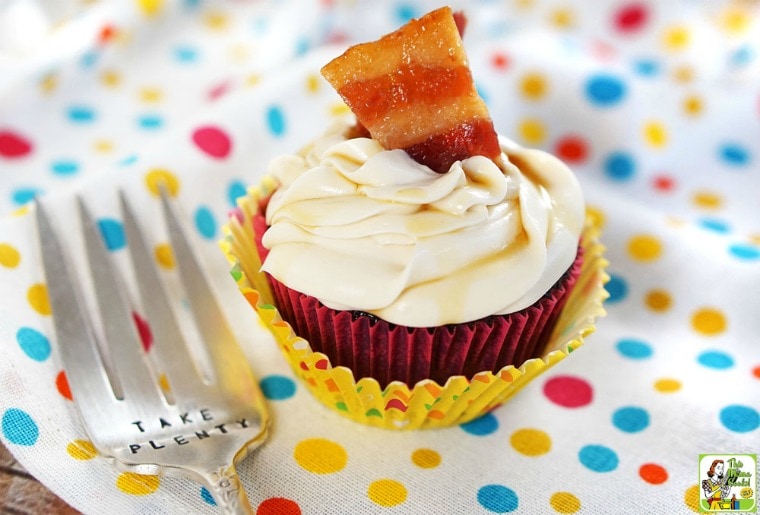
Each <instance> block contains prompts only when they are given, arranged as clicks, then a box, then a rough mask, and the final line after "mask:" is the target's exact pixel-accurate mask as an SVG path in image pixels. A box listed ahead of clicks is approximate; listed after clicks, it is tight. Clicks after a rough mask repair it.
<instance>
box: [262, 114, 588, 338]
mask: <svg viewBox="0 0 760 515" xmlns="http://www.w3.org/2000/svg"><path fill="white" fill-rule="evenodd" d="M345 129H346V126H345V125H340V126H336V127H333V128H331V129H330V130H328V131H327V133H325V134H324V135H323V136H322V137H320V138H318V139H317V140H316V141H314V142H313V143H312V144H311V145H309V146H308V147H307V148H306V149H304V150H303V151H302V152H301V153H299V154H298V155H288V156H283V157H280V158H277V159H275V160H274V161H272V163H271V165H270V169H269V173H270V174H271V175H272V176H274V177H275V178H276V179H277V180H278V181H279V182H280V186H279V188H278V189H277V191H276V192H275V193H274V194H273V195H272V198H271V200H270V202H269V205H268V208H267V212H266V218H267V223H268V225H270V228H269V229H268V230H267V231H266V233H265V234H264V237H263V244H264V246H265V247H266V248H268V249H270V252H269V255H268V256H267V259H266V261H265V262H264V265H263V270H265V271H266V272H268V273H270V274H271V275H272V276H274V277H275V278H276V279H277V280H278V281H280V282H282V283H283V284H286V285H287V286H289V287H290V288H293V289H295V290H297V291H300V292H302V293H306V294H308V295H311V296H314V297H316V298H318V299H319V300H320V301H321V302H322V303H324V304H325V305H327V306H329V307H331V308H334V309H339V310H359V311H365V312H368V313H372V314H374V315H376V316H378V317H380V318H382V319H384V320H387V321H388V322H392V323H395V324H400V325H405V326H413V327H431V326H438V325H443V324H449V323H462V322H468V321H471V320H477V319H479V318H483V317H485V316H488V315H492V314H506V313H512V312H515V311H518V310H520V309H522V308H524V307H526V306H529V305H531V304H533V303H534V302H535V301H537V300H538V299H539V298H541V296H542V295H543V294H544V293H546V292H547V291H548V290H549V289H550V288H551V287H552V285H554V283H555V282H556V281H557V280H558V279H559V278H560V277H561V276H562V274H563V273H564V272H565V271H566V270H567V269H568V268H569V267H570V265H571V264H572V262H573V260H574V259H575V256H576V252H577V247H578V241H579V237H580V233H581V230H582V227H583V223H584V204H583V196H582V193H581V190H580V187H579V185H578V182H577V181H576V179H575V177H574V175H573V173H572V172H571V171H570V170H569V169H568V168H567V166H565V165H564V164H563V163H562V162H561V161H559V160H558V159H556V158H555V157H553V156H551V155H550V154H547V153H545V152H542V151H539V150H530V149H525V148H523V147H520V146H519V145H517V144H515V143H514V142H512V141H509V140H507V139H505V138H500V140H499V141H500V144H501V147H502V151H503V154H502V164H501V167H499V166H497V165H496V164H495V163H494V162H493V161H491V160H490V159H488V158H485V157H482V156H475V157H471V158H468V159H465V160H463V161H461V162H456V163H454V164H453V165H452V166H451V168H450V169H449V171H448V172H447V173H445V174H439V173H436V172H434V171H432V170H431V169H430V168H428V167H427V166H424V165H421V164H419V163H417V162H416V161H414V160H413V159H412V158H410V157H409V156H408V155H407V154H406V152H404V151H402V150H383V149H382V148H381V147H380V146H379V145H378V144H377V143H376V142H375V141H373V140H371V139H367V138H355V139H346V138H345V137H344V136H343V134H344V132H345ZM510 158H511V159H512V161H510ZM515 163H518V164H520V166H523V167H524V169H522V170H521V169H520V168H518V166H516V165H515Z"/></svg>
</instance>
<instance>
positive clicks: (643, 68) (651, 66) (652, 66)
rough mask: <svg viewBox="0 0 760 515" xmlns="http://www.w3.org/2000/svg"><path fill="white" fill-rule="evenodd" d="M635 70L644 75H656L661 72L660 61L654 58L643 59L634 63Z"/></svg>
mask: <svg viewBox="0 0 760 515" xmlns="http://www.w3.org/2000/svg"><path fill="white" fill-rule="evenodd" d="M633 68H634V71H635V72H636V73H637V74H639V75H641V76H642V77H656V76H657V75H659V74H660V63H659V62H658V61H655V60H653V59H641V60H639V61H636V62H635V63H634V66H633Z"/></svg>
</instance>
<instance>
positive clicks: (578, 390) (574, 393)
mask: <svg viewBox="0 0 760 515" xmlns="http://www.w3.org/2000/svg"><path fill="white" fill-rule="evenodd" d="M544 395H546V397H547V398H548V399H549V400H550V401H552V402H553V403H554V404H557V405H559V406H563V407H565V408H580V407H582V406H587V405H588V404H591V401H592V400H593V397H594V388H593V387H592V386H591V385H590V384H589V383H588V381H585V380H584V379H581V378H580V377H573V376H557V377H554V378H552V379H549V380H548V381H546V383H545V384H544Z"/></svg>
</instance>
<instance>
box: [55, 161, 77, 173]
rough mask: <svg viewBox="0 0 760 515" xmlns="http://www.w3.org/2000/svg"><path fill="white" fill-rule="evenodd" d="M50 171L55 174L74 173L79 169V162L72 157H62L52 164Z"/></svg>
mask: <svg viewBox="0 0 760 515" xmlns="http://www.w3.org/2000/svg"><path fill="white" fill-rule="evenodd" d="M50 171H52V172H53V173H54V174H55V175H61V176H65V175H74V174H75V173H77V172H78V171H79V163H77V162H76V161H72V160H70V159H60V160H58V161H53V162H52V163H51V164H50Z"/></svg>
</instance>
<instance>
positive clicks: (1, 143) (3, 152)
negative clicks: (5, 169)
mask: <svg viewBox="0 0 760 515" xmlns="http://www.w3.org/2000/svg"><path fill="white" fill-rule="evenodd" d="M31 152H32V143H31V142H30V141H29V140H27V139H26V138H24V137H23V136H21V135H19V134H17V133H15V132H11V131H4V130H0V157H7V158H9V159H10V158H15V157H24V156H25V155H27V154H29V153H31Z"/></svg>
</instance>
